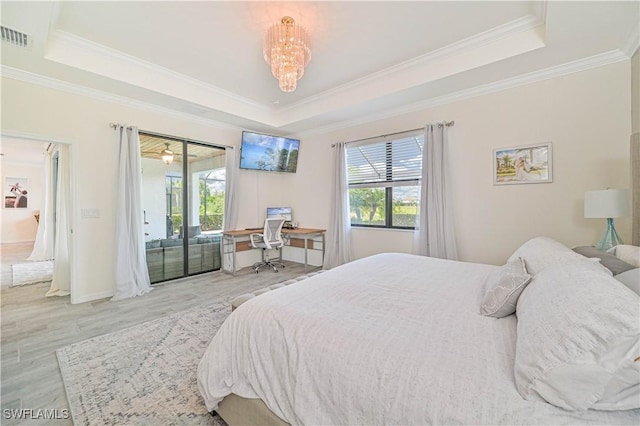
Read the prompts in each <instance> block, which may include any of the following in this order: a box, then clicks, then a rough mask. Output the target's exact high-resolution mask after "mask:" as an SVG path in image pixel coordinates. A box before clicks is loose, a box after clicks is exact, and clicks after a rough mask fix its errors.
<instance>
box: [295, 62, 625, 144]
mask: <svg viewBox="0 0 640 426" xmlns="http://www.w3.org/2000/svg"><path fill="white" fill-rule="evenodd" d="M628 59H629V56H628V55H626V54H625V53H624V52H623V51H621V50H612V51H609V52H605V53H601V54H598V55H594V56H591V57H588V58H584V59H579V60H576V61H572V62H567V63H565V64H562V65H558V66H554V67H549V68H545V69H542V70H539V71H533V72H530V73H526V74H522V75H519V76H516V77H511V78H507V79H504V80H500V81H497V82H494V83H488V84H483V85H479V86H476V87H472V88H470V89H465V90H460V91H458V92H454V93H451V94H448V95H443V96H439V97H436V98H432V99H428V100H425V101H421V102H416V103H413V104H411V105H406V106H403V107H400V108H396V109H394V110H391V111H387V112H384V113H380V114H370V115H367V116H366V117H361V118H358V119H355V120H347V121H343V122H340V123H335V124H331V125H328V126H323V127H319V128H316V129H313V130H309V131H302V132H298V134H299V135H301V136H311V135H317V134H323V133H329V132H333V131H337V130H341V129H345V128H349V127H353V126H358V125H362V124H368V123H371V122H374V121H379V120H384V119H387V118H393V117H397V116H399V115H403V114H409V113H412V112H416V111H421V110H425V109H429V108H434V107H436V106H440V105H446V104H451V103H453V102H459V101H463V100H466V99H471V98H475V97H478V96H482V95H487V94H490V93H494V92H500V91H503V90H507V89H512V88H516V87H520V86H524V85H527V84H531V83H536V82H539V81H543V80H549V79H552V78H556V77H561V76H564V75H568V74H573V73H577V72H580V71H585V70H589V69H592V68H598V67H602V66H605V65H609V64H613V63H616V62H620V61H625V60H628Z"/></svg>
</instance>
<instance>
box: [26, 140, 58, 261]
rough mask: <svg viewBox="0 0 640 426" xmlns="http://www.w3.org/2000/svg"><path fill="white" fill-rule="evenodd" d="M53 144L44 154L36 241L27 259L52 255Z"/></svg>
mask: <svg viewBox="0 0 640 426" xmlns="http://www.w3.org/2000/svg"><path fill="white" fill-rule="evenodd" d="M55 147H56V146H55V145H53V144H52V145H50V146H49V148H48V149H47V152H46V153H45V154H44V176H43V179H42V189H43V190H42V201H41V203H40V206H41V207H40V220H39V221H38V230H37V232H36V241H35V242H34V244H33V250H32V251H31V255H30V256H29V257H28V258H27V260H33V261H39V260H49V259H51V258H52V257H53V226H54V223H53V191H54V189H55V188H53V186H52V185H53V170H52V167H51V165H52V164H51V163H52V161H53V151H54V148H55Z"/></svg>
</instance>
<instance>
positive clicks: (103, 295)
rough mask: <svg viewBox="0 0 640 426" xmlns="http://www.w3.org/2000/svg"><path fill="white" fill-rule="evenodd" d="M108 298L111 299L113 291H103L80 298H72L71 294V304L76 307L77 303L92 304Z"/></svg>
mask: <svg viewBox="0 0 640 426" xmlns="http://www.w3.org/2000/svg"><path fill="white" fill-rule="evenodd" d="M108 297H113V290H109V291H103V292H100V293H91V294H85V295H83V296H80V297H73V294H72V295H71V304H72V305H76V304H78V303H87V302H93V301H94V300H100V299H106V298H108Z"/></svg>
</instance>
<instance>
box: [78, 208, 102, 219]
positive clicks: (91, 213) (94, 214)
mask: <svg viewBox="0 0 640 426" xmlns="http://www.w3.org/2000/svg"><path fill="white" fill-rule="evenodd" d="M82 217H83V218H84V219H96V218H99V217H100V209H82Z"/></svg>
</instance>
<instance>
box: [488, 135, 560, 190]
mask: <svg viewBox="0 0 640 426" xmlns="http://www.w3.org/2000/svg"><path fill="white" fill-rule="evenodd" d="M552 181H553V174H552V153H551V142H545V143H540V144H534V145H522V146H515V147H511V148H498V149H494V150H493V184H494V185H513V184H520V183H549V182H552Z"/></svg>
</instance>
